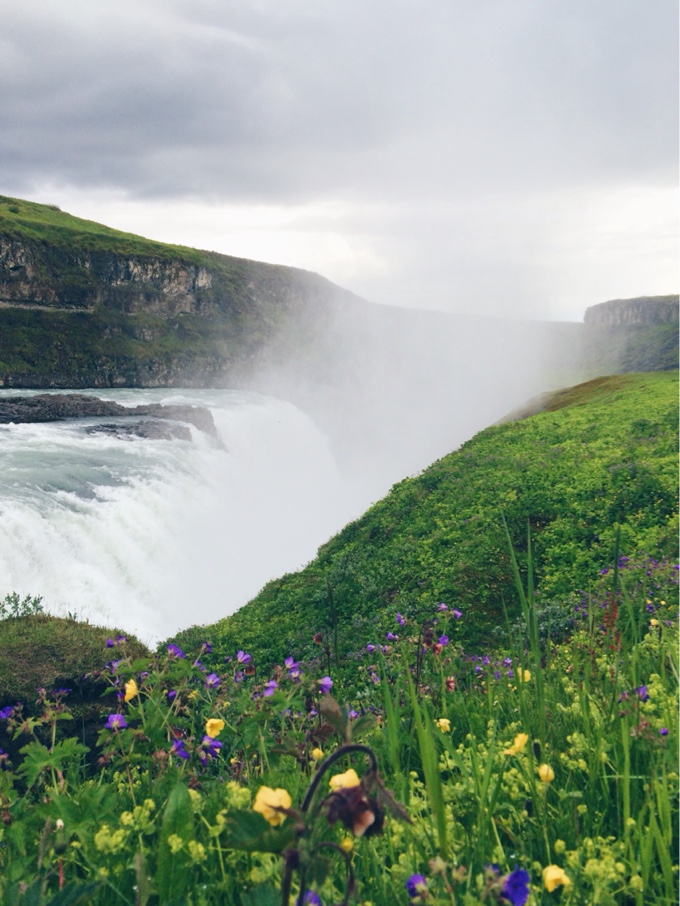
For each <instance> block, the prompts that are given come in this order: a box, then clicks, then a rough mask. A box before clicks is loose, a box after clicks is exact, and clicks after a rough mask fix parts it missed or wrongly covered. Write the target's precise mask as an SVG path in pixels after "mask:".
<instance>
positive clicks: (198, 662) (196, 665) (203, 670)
mask: <svg viewBox="0 0 680 906" xmlns="http://www.w3.org/2000/svg"><path fill="white" fill-rule="evenodd" d="M194 667H198V669H199V670H201V671H202V672H203V673H205V665H204V664H202V663H201V662H200V661H199V659H198V658H196V660H195V661H194Z"/></svg>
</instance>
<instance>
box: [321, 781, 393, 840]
mask: <svg viewBox="0 0 680 906" xmlns="http://www.w3.org/2000/svg"><path fill="white" fill-rule="evenodd" d="M347 773H348V774H349V773H354V772H350V771H348V772H347ZM355 777H356V774H355ZM333 779H336V778H333ZM357 779H358V778H357ZM326 815H327V818H328V823H329V824H335V822H336V821H342V823H343V824H344V825H345V827H346V828H348V829H349V830H351V831H352V833H353V834H354V836H355V837H363V836H364V834H365V835H366V836H369V837H370V836H371V835H372V834H379V833H381V831H382V826H383V820H384V815H383V812H382V811H381V809H380V808H379V806H378V804H377V802H375V801H374V800H372V799H368V797H367V796H366V794H365V792H364V789H363V787H362V786H360V785H359V784H356V785H353V786H342V787H340V788H338V789H335V790H334V791H333V793H332V794H331V796H330V798H329V800H328V808H327V813H326Z"/></svg>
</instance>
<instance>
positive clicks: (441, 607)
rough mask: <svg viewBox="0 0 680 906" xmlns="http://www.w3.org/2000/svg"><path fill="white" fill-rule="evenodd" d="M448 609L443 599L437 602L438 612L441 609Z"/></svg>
mask: <svg viewBox="0 0 680 906" xmlns="http://www.w3.org/2000/svg"><path fill="white" fill-rule="evenodd" d="M448 609H449V606H448V604H444V602H443V601H442V602H441V604H437V610H438V611H439V612H440V613H441V612H442V611H444V610H448Z"/></svg>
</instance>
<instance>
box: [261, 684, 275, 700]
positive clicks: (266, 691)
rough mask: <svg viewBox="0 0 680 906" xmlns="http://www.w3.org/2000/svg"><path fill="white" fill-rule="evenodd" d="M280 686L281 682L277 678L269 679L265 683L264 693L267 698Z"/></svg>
mask: <svg viewBox="0 0 680 906" xmlns="http://www.w3.org/2000/svg"><path fill="white" fill-rule="evenodd" d="M278 688H279V684H278V683H277V682H276V680H269V682H268V683H265V684H264V692H263V693H262V694H263V695H264V696H265V698H269V696H270V695H273V694H274V693H275V692H276V690H277V689H278Z"/></svg>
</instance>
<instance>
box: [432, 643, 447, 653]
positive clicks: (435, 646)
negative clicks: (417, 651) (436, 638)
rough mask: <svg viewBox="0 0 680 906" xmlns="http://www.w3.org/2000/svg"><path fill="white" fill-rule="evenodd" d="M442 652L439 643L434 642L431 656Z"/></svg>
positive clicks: (442, 648) (441, 646)
mask: <svg viewBox="0 0 680 906" xmlns="http://www.w3.org/2000/svg"><path fill="white" fill-rule="evenodd" d="M443 650H444V646H443V645H440V644H439V642H435V644H434V645H433V646H432V654H441V653H442V651H443Z"/></svg>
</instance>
